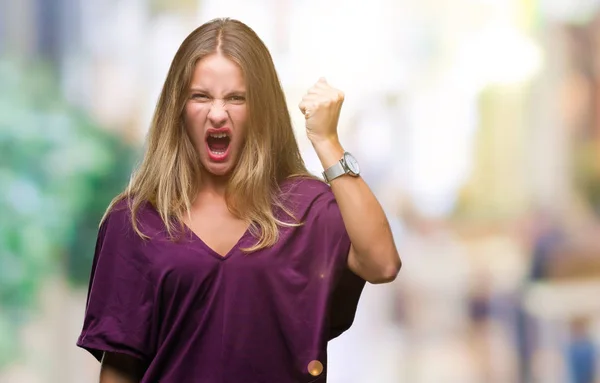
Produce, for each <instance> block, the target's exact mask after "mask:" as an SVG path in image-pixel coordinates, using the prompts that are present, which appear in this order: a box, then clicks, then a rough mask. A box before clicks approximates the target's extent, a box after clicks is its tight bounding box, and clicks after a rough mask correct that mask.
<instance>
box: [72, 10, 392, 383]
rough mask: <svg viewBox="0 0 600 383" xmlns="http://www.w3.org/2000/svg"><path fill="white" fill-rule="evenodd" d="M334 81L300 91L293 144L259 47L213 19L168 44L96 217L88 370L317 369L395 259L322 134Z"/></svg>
mask: <svg viewBox="0 0 600 383" xmlns="http://www.w3.org/2000/svg"><path fill="white" fill-rule="evenodd" d="M343 98H344V96H343V94H342V93H341V92H340V91H338V90H336V89H334V88H332V87H331V86H329V85H328V84H327V82H326V81H325V80H323V79H321V80H319V81H318V82H317V83H316V84H315V85H314V86H313V87H312V88H310V90H309V91H308V93H307V94H306V96H305V97H304V98H303V99H302V101H301V102H300V105H299V108H300V110H301V111H302V112H303V113H304V115H305V117H306V132H307V134H308V137H309V138H310V140H311V142H312V144H313V146H314V149H315V150H316V152H317V154H318V156H319V158H320V160H321V162H322V164H323V167H324V177H325V179H326V182H323V181H321V180H319V179H317V178H315V177H313V176H311V175H310V174H309V173H308V171H307V170H306V168H305V166H304V163H303V161H302V158H301V156H300V154H299V150H298V145H297V143H296V140H295V137H294V133H293V130H292V125H291V120H290V116H289V114H288V108H287V106H286V101H285V98H284V94H283V91H282V88H281V85H280V83H279V79H278V77H277V74H276V71H275V68H274V65H273V62H272V59H271V56H270V54H269V52H268V50H267V48H266V47H265V45H264V44H263V43H262V41H261V40H260V38H259V37H258V36H257V35H256V34H255V33H254V32H253V31H252V30H251V29H250V28H249V27H248V26H246V25H245V24H243V23H241V22H239V21H236V20H231V19H216V20H213V21H210V22H208V23H206V24H204V25H202V26H200V27H199V28H198V29H196V30H195V31H193V32H192V33H191V34H190V35H189V36H188V37H187V38H186V39H185V41H184V42H183V43H182V45H181V47H180V48H179V50H178V52H177V53H176V55H175V58H174V59H173V62H172V65H171V68H170V70H169V73H168V75H167V78H166V81H165V84H164V87H163V89H162V93H161V95H160V98H159V100H158V104H157V107H156V112H155V115H154V119H153V121H152V126H151V128H150V132H149V136H148V143H147V149H146V153H145V156H144V158H143V161H142V163H141V165H140V166H139V169H138V170H137V171H136V172H135V174H134V175H133V177H132V179H131V182H130V184H129V186H128V187H127V189H126V190H125V191H124V192H123V193H121V194H120V195H119V196H117V197H116V198H115V199H114V200H113V202H112V203H111V205H110V206H109V207H108V209H107V212H106V214H105V216H104V217H103V219H102V222H101V225H100V229H99V233H98V241H97V246H96V249H95V251H96V252H95V258H94V263H93V266H92V271H91V277H90V286H89V292H88V301H87V307H86V312H85V319H84V324H83V330H82V333H81V335H80V337H79V339H78V341H77V345H78V346H79V347H82V348H84V349H86V350H88V351H89V352H91V353H92V354H93V355H94V356H95V357H96V358H97V359H98V360H99V361H101V363H102V364H101V374H100V382H102V383H110V382H144V383H145V382H148V383H150V382H152V383H154V382H160V383H184V382H194V383H204V382H206V383H259V382H264V383H287V382H290V383H291V382H325V381H326V375H327V342H328V341H329V340H331V339H332V338H334V337H337V336H338V335H340V334H341V333H342V332H344V331H346V330H347V329H348V328H349V327H350V325H351V324H352V321H353V319H354V314H355V311H356V307H357V304H358V300H359V297H360V295H361V292H362V290H363V287H364V285H365V281H368V282H370V283H385V282H389V281H392V280H393V279H394V278H395V277H396V275H397V273H398V270H399V269H400V264H401V263H400V259H399V256H398V253H397V251H396V247H395V245H394V241H393V239H392V234H391V232H390V228H389V224H388V222H387V220H386V217H385V215H384V213H383V211H382V209H381V207H380V205H379V203H378V202H377V200H376V198H375V197H374V196H373V194H372V193H371V191H370V190H369V188H368V187H367V185H366V184H365V183H364V181H363V180H362V179H361V178H360V176H359V169H358V164H357V163H356V161H355V160H354V159H353V157H352V156H351V155H350V154H349V153H345V152H344V150H343V149H342V145H341V144H340V142H339V141H338V136H337V133H336V128H337V122H338V116H339V113H340V109H341V106H342V102H343Z"/></svg>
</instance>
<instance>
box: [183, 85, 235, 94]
mask: <svg viewBox="0 0 600 383" xmlns="http://www.w3.org/2000/svg"><path fill="white" fill-rule="evenodd" d="M194 92H198V93H207V94H210V92H209V91H207V90H206V89H203V88H198V87H192V88H190V93H194ZM225 94H226V95H232V94H235V95H245V94H246V90H232V91H229V92H225Z"/></svg>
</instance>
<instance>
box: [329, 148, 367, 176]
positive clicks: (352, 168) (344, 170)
mask: <svg viewBox="0 0 600 383" xmlns="http://www.w3.org/2000/svg"><path fill="white" fill-rule="evenodd" d="M345 174H348V175H350V176H352V177H358V175H359V174H360V167H359V165H358V161H356V158H354V156H353V155H352V154H350V153H348V152H345V153H344V155H343V156H342V158H341V159H340V160H339V161H338V162H337V163H335V165H333V166H331V167H330V168H328V169H326V170H325V171H324V172H323V178H324V179H325V182H327V183H329V182H331V181H333V180H334V179H336V178H338V177H341V176H343V175H345Z"/></svg>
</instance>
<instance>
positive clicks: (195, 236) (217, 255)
mask: <svg viewBox="0 0 600 383" xmlns="http://www.w3.org/2000/svg"><path fill="white" fill-rule="evenodd" d="M183 225H184V226H185V230H186V231H187V232H188V233H189V234H190V235H191V237H192V239H193V240H195V241H196V242H199V243H200V245H201V246H202V247H204V248H205V249H206V250H207V251H208V252H209V253H210V254H211V255H212V256H214V257H215V258H217V259H220V260H226V259H228V258H230V257H231V256H232V255H233V254H234V253H235V252H236V251H237V250H239V248H240V245H241V244H242V241H244V240H245V239H246V237H247V236H248V235H249V234H250V227H251V226H252V225H248V227H247V228H246V230H244V233H243V234H242V236H241V237H240V238H239V239H238V240H237V242H236V243H235V244H234V245H233V246H232V247H231V249H229V250H228V251H227V253H225V255H221V254H220V253H219V252H217V251H216V250H214V249H213V248H212V247H210V246H208V244H207V243H206V242H204V240H203V239H202V238H200V236H199V235H198V234H196V232H195V231H194V230H192V228H191V227H189V226H188V225H187V224H186V223H184V224H183Z"/></svg>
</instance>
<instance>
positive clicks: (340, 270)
mask: <svg viewBox="0 0 600 383" xmlns="http://www.w3.org/2000/svg"><path fill="white" fill-rule="evenodd" d="M313 209H315V210H317V214H318V219H317V222H318V226H320V227H319V228H318V230H320V231H321V233H322V234H323V235H324V236H326V237H327V241H326V242H325V243H326V244H327V245H326V246H327V247H328V249H327V252H328V254H330V256H332V257H334V265H335V266H334V267H335V277H334V280H333V284H332V290H331V292H330V300H329V340H331V339H333V338H336V337H338V336H340V335H341V334H342V333H343V332H345V331H346V330H348V329H349V328H350V326H352V323H353V322H354V317H355V315H356V310H357V307H358V302H359V300H360V296H361V294H362V291H363V289H364V287H365V284H366V281H365V280H364V279H362V278H361V277H359V276H358V275H356V274H355V273H354V272H352V270H350V268H349V267H348V254H349V252H350V246H351V242H350V237H349V236H348V232H347V230H346V226H345V225H344V221H343V219H342V214H341V211H340V208H339V206H338V204H337V201H336V200H335V196H334V195H333V192H331V190H327V191H326V192H324V193H323V194H321V195H320V196H319V197H318V198H317V200H316V201H315V203H314V205H313Z"/></svg>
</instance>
